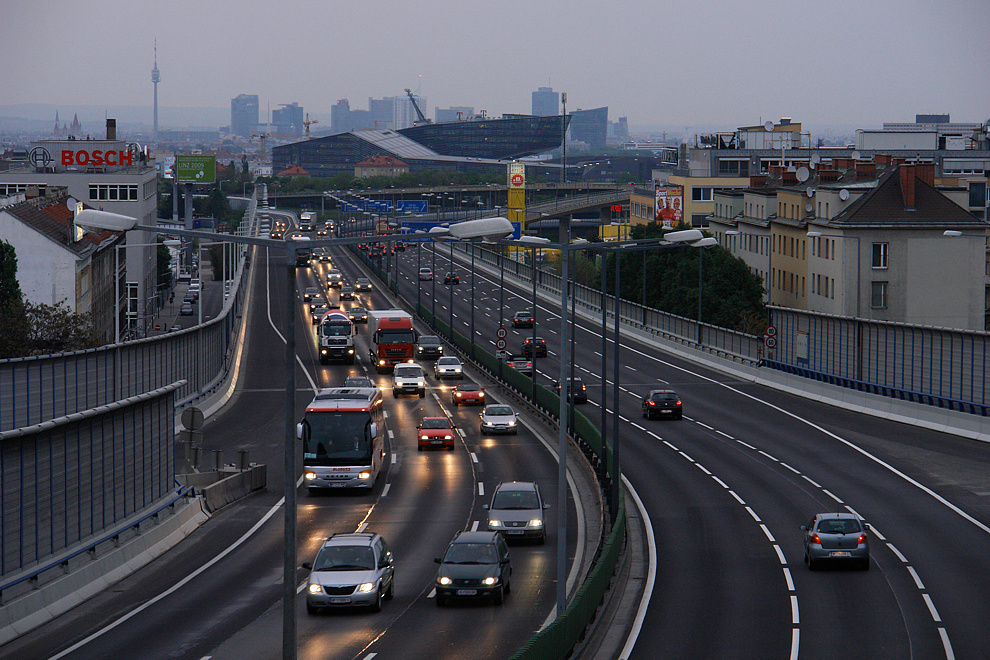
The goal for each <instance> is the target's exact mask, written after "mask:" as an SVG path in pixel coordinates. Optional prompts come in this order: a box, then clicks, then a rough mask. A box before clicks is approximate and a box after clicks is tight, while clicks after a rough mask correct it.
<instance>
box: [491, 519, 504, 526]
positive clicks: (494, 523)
mask: <svg viewBox="0 0 990 660" xmlns="http://www.w3.org/2000/svg"><path fill="white" fill-rule="evenodd" d="M488 526H489V527H501V526H502V521H501V520H489V521H488Z"/></svg>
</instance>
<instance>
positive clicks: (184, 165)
mask: <svg viewBox="0 0 990 660" xmlns="http://www.w3.org/2000/svg"><path fill="white" fill-rule="evenodd" d="M175 172H176V175H175V179H176V181H178V182H179V183H216V182H217V158H216V156H186V155H182V156H176V157H175Z"/></svg>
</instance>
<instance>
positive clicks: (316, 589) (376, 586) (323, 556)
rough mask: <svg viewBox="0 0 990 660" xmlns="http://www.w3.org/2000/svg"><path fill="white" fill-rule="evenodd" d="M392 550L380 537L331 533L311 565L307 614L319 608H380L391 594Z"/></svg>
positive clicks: (365, 534)
mask: <svg viewBox="0 0 990 660" xmlns="http://www.w3.org/2000/svg"><path fill="white" fill-rule="evenodd" d="M393 564H394V561H393V559H392V551H391V550H389V548H388V544H387V543H385V539H383V538H382V537H381V536H380V535H379V534H373V533H361V534H334V535H332V536H330V538H328V539H327V540H326V541H324V542H323V545H322V546H320V551H319V552H318V553H317V554H316V559H314V560H313V562H312V563H310V562H305V563H304V564H303V568H307V569H309V571H310V574H309V581H308V582H307V583H306V611H307V612H309V613H310V614H315V613H316V612H317V611H318V610H319V609H320V608H322V607H367V608H369V609H370V610H371V611H372V612H379V611H381V609H382V600H383V599H384V600H391V599H392V596H393V593H394V580H393V578H394V577H395V569H394V566H393Z"/></svg>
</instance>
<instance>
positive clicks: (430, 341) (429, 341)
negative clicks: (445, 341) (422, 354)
mask: <svg viewBox="0 0 990 660" xmlns="http://www.w3.org/2000/svg"><path fill="white" fill-rule="evenodd" d="M419 343H420V344H421V345H422V346H436V345H437V344H439V343H440V340H439V339H437V338H436V337H420V338H419Z"/></svg>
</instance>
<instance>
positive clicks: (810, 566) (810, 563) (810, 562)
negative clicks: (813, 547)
mask: <svg viewBox="0 0 990 660" xmlns="http://www.w3.org/2000/svg"><path fill="white" fill-rule="evenodd" d="M816 568H818V562H816V561H815V560H814V559H813V558H811V557H810V556H809V557H808V570H809V571H813V570H815V569H816Z"/></svg>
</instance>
